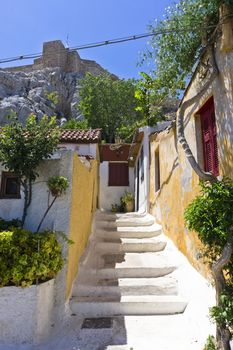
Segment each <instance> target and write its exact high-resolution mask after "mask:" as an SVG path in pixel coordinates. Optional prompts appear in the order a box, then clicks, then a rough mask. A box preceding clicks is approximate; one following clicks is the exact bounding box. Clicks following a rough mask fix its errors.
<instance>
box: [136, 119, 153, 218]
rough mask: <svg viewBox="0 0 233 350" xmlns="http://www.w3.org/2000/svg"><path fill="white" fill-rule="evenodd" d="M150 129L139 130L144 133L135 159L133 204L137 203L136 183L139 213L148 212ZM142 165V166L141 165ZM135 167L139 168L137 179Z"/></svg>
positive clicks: (147, 127)
mask: <svg viewBox="0 0 233 350" xmlns="http://www.w3.org/2000/svg"><path fill="white" fill-rule="evenodd" d="M152 130H154V129H152V128H151V127H149V126H145V127H142V128H140V129H139V132H140V133H141V132H143V133H144V138H143V141H142V145H141V149H140V151H139V153H138V156H137V159H136V163H135V164H136V165H135V166H136V170H135V174H136V176H135V180H134V181H135V203H136V201H137V183H138V182H139V208H138V211H140V212H149V183H150V182H149V175H150V173H149V165H150V164H149V161H150V159H149V136H150V134H151V132H152ZM142 148H143V154H144V157H143V162H142V159H141V152H142ZM141 163H142V164H141ZM137 167H139V178H138V177H137Z"/></svg>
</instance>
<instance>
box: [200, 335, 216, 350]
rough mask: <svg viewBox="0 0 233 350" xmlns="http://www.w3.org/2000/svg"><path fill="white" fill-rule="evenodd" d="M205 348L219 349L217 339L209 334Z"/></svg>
mask: <svg viewBox="0 0 233 350" xmlns="http://www.w3.org/2000/svg"><path fill="white" fill-rule="evenodd" d="M203 350H217V347H216V342H215V339H214V337H213V336H212V335H209V336H208V338H207V341H206V344H205V347H204V349H203Z"/></svg>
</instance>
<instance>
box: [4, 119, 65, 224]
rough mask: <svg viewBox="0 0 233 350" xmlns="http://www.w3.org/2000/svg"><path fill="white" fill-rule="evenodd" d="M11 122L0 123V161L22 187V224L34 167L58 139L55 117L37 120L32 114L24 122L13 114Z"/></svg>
mask: <svg viewBox="0 0 233 350" xmlns="http://www.w3.org/2000/svg"><path fill="white" fill-rule="evenodd" d="M9 118H10V121H11V123H10V124H7V125H5V126H4V127H2V130H1V134H0V162H1V163H2V164H3V165H4V166H5V167H6V169H7V170H9V171H11V172H14V173H15V174H17V175H18V176H19V179H20V182H21V185H22V186H23V191H24V209H23V216H22V225H24V222H25V218H26V215H27V209H28V207H29V205H30V203H31V194H32V182H33V181H35V179H36V177H37V176H38V173H37V169H36V168H37V167H38V165H39V164H40V162H41V161H42V160H43V159H47V158H50V157H51V155H52V154H53V152H54V151H55V149H56V148H57V144H58V142H59V135H60V132H59V129H58V127H57V125H56V119H55V118H51V119H49V118H48V117H47V116H44V117H43V118H42V119H41V120H40V121H37V118H36V116H35V115H34V114H31V115H30V116H29V117H28V118H27V120H26V125H25V126H23V125H22V124H21V123H20V122H19V121H18V119H17V117H16V115H11V116H10V117H9Z"/></svg>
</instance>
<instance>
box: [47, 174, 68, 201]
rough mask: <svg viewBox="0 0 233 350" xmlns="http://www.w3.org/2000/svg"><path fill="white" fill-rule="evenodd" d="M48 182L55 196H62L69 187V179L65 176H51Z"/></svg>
mask: <svg viewBox="0 0 233 350" xmlns="http://www.w3.org/2000/svg"><path fill="white" fill-rule="evenodd" d="M47 184H48V188H49V190H50V192H51V194H52V196H53V197H60V196H61V195H62V193H63V192H65V191H66V189H67V188H68V187H69V181H68V180H67V178H65V177H63V176H51V177H50V178H49V179H48V183H47Z"/></svg>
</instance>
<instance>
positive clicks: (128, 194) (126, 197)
mask: <svg viewBox="0 0 233 350" xmlns="http://www.w3.org/2000/svg"><path fill="white" fill-rule="evenodd" d="M133 200H134V195H133V193H131V192H128V191H125V193H124V194H123V196H122V197H121V203H122V204H127V203H128V202H132V201H133Z"/></svg>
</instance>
